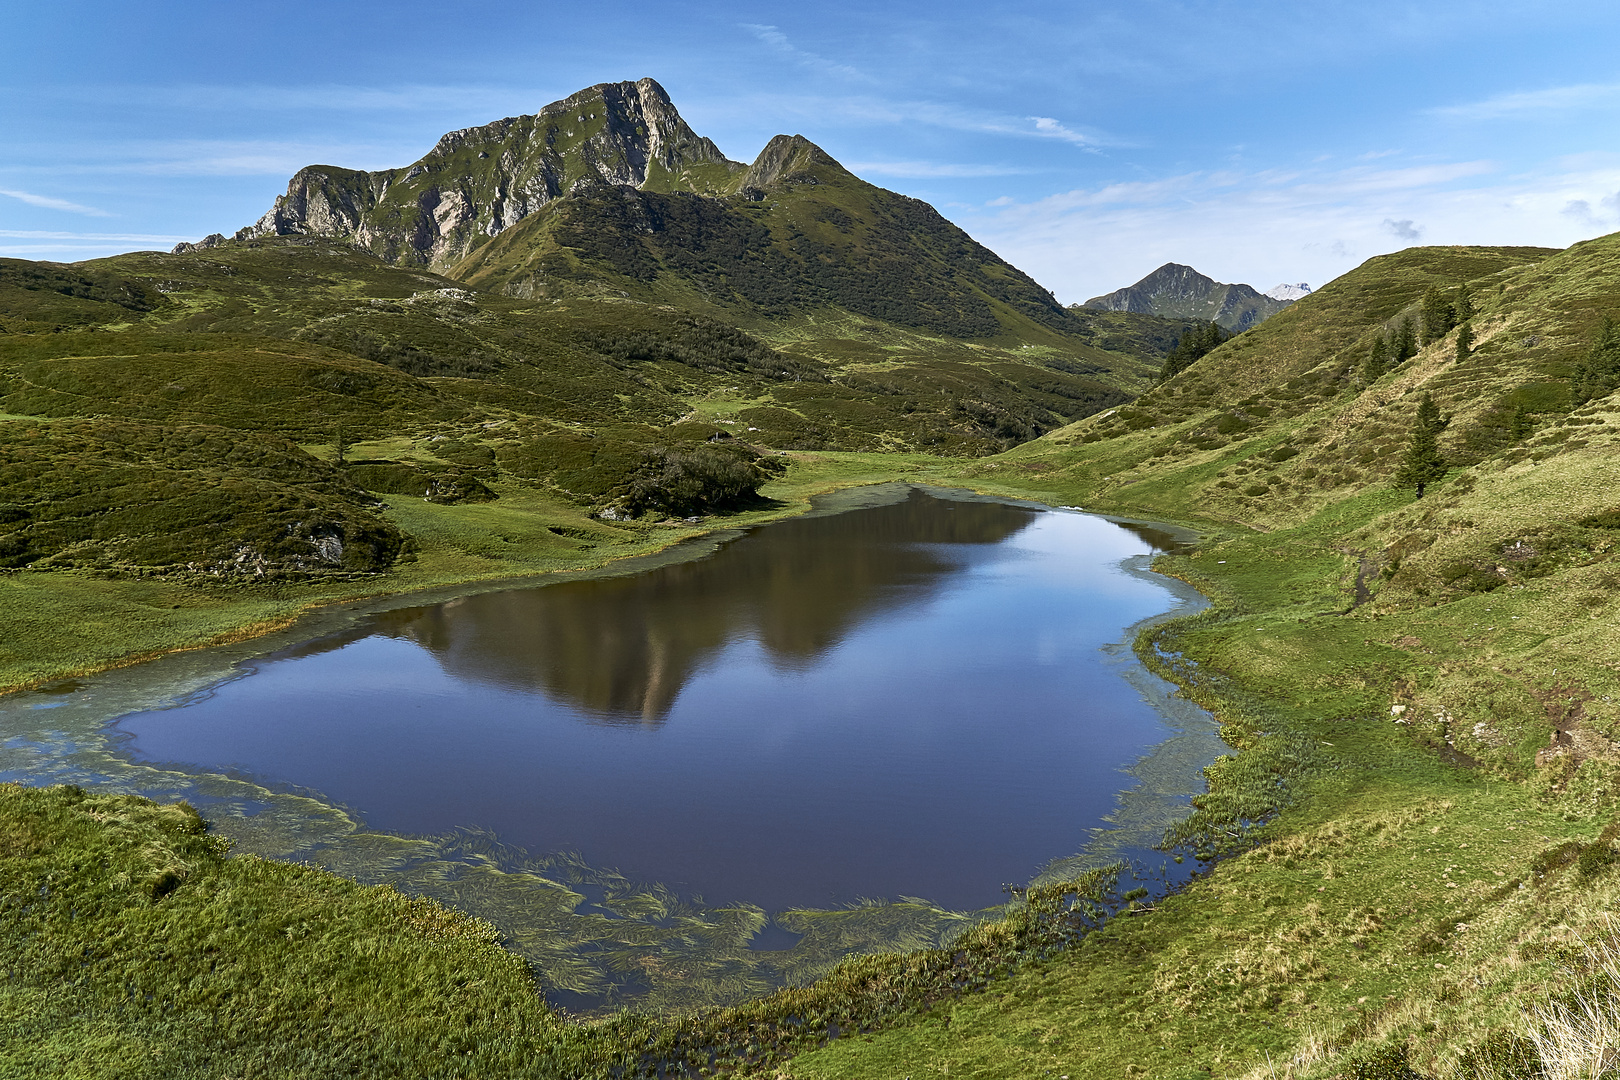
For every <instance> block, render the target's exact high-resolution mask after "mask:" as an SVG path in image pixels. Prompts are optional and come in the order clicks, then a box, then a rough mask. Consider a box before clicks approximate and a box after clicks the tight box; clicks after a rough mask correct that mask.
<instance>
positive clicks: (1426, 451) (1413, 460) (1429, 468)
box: [1395, 390, 1451, 499]
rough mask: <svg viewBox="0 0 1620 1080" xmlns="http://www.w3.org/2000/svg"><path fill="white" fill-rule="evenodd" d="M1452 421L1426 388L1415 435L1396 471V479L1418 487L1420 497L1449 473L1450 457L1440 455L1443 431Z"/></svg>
mask: <svg viewBox="0 0 1620 1080" xmlns="http://www.w3.org/2000/svg"><path fill="white" fill-rule="evenodd" d="M1450 422H1451V419H1450V418H1449V417H1445V416H1441V415H1440V407H1439V406H1438V405H1436V404H1435V403H1434V399H1433V398H1432V397H1430V396H1429V392H1428V391H1427V390H1425V391H1424V392H1423V396H1422V397H1421V398H1419V399H1418V408H1417V418H1416V419H1415V420H1414V421H1413V424H1412V436H1411V438H1410V440H1408V442H1407V444H1406V457H1405V459H1403V460H1402V462H1401V468H1400V471H1399V472H1397V473H1396V474H1395V483H1396V484H1397V485H1398V486H1400V487H1410V488H1416V489H1417V497H1418V498H1420V499H1421V498H1423V489H1424V488H1426V487H1428V486H1429V485H1430V484H1432V483H1434V482H1435V481H1437V480H1440V479H1442V478H1444V477H1445V475H1446V469H1447V468H1449V466H1448V465H1447V464H1446V459H1445V458H1444V457H1442V456H1441V455H1440V433H1441V432H1442V431H1444V430H1445V428H1446V425H1447V424H1449V423H1450Z"/></svg>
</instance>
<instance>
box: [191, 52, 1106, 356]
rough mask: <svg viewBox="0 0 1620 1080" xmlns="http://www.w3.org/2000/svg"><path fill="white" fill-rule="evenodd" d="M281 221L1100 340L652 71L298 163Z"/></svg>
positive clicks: (761, 297) (551, 276) (906, 211)
mask: <svg viewBox="0 0 1620 1080" xmlns="http://www.w3.org/2000/svg"><path fill="white" fill-rule="evenodd" d="M273 236H275V237H299V236H302V237H318V238H320V239H323V240H329V241H335V242H338V243H342V244H348V245H352V246H354V247H355V248H358V249H359V250H361V251H364V252H366V253H369V254H371V255H374V256H376V257H377V258H380V259H382V260H383V261H384V262H387V263H390V264H393V265H396V266H405V267H421V268H426V269H429V270H433V271H436V272H438V273H442V274H444V275H446V276H448V277H450V278H454V279H456V280H458V281H461V282H465V283H466V284H467V285H468V286H470V287H472V288H476V289H479V290H482V291H486V292H497V293H501V294H504V295H507V296H513V297H518V298H521V299H537V298H547V299H561V298H565V297H582V296H597V297H611V298H627V299H632V300H638V301H643V302H652V303H661V304H669V305H673V306H676V307H679V308H682V309H684V310H688V311H694V312H701V313H704V314H706V315H710V316H714V317H720V318H724V319H727V320H730V321H733V322H737V323H740V324H744V325H760V324H763V323H773V322H779V321H781V320H783V319H791V318H798V317H800V316H802V315H805V314H807V313H809V312H811V311H821V312H828V311H829V309H831V310H832V311H833V312H836V310H837V309H842V311H843V312H845V313H848V314H851V315H855V316H859V317H862V318H866V319H879V320H882V321H883V322H885V323H887V324H889V325H891V326H894V327H900V328H905V329H907V330H916V331H922V332H925V333H933V334H943V335H946V336H950V337H954V338H962V339H977V340H983V339H996V340H1000V339H1008V340H1017V341H1020V342H1026V343H1027V342H1032V341H1033V342H1046V343H1048V344H1058V343H1061V344H1062V345H1063V346H1065V347H1067V346H1068V345H1071V344H1074V343H1075V339H1077V338H1079V339H1083V340H1084V341H1086V342H1090V341H1092V340H1093V339H1094V338H1095V334H1094V333H1093V331H1092V321H1091V320H1087V319H1086V318H1082V317H1079V316H1077V315H1076V314H1074V313H1073V312H1071V311H1067V310H1065V309H1064V308H1063V306H1062V305H1060V304H1059V303H1058V302H1057V300H1056V299H1055V298H1054V297H1053V296H1052V294H1051V293H1050V292H1049V291H1047V290H1046V289H1045V288H1043V287H1042V286H1041V285H1039V284H1038V283H1037V282H1035V281H1034V280H1033V279H1031V278H1030V277H1029V276H1028V275H1027V274H1024V273H1023V272H1021V271H1020V270H1018V269H1017V268H1016V267H1013V266H1011V265H1009V264H1008V263H1007V262H1006V261H1005V260H1004V259H1002V258H1001V257H1000V256H998V255H996V254H995V253H994V252H992V251H990V250H989V249H988V248H985V247H984V246H983V245H981V244H978V243H976V242H975V241H974V240H973V238H972V237H970V236H968V235H967V234H966V233H965V232H963V231H962V230H961V229H959V228H957V227H956V226H955V225H953V224H952V223H950V222H949V221H947V220H946V219H945V218H944V217H942V216H941V215H940V214H939V213H938V212H937V211H936V210H934V208H933V207H931V206H929V205H928V204H927V203H925V202H921V201H920V200H917V199H911V198H908V197H906V196H904V195H900V194H898V193H896V192H892V191H887V190H885V189H883V188H880V187H877V186H876V185H873V184H869V183H867V182H866V181H864V180H862V179H861V178H860V177H858V176H856V175H854V174H853V173H851V172H850V171H849V170H847V169H845V168H844V167H843V166H842V165H840V164H839V163H838V162H837V161H836V160H834V159H833V157H832V156H831V155H829V154H828V153H826V152H825V151H824V150H822V149H821V148H820V147H818V146H816V145H815V144H814V143H812V142H810V141H809V140H808V139H806V138H804V137H803V136H802V135H778V136H776V137H775V138H773V139H772V140H771V141H770V142H769V143H768V144H767V145H766V146H765V148H764V149H763V150H762V151H761V152H760V154H759V156H758V157H757V158H756V159H755V161H754V162H753V164H752V165H744V164H742V163H740V162H736V161H732V160H730V159H729V158H727V157H726V156H725V155H724V154H722V153H721V152H720V149H719V147H717V146H716V145H715V144H714V143H713V142H711V141H710V140H708V139H706V138H703V137H702V136H699V135H698V134H697V133H696V132H694V131H693V130H692V129H691V127H689V126H688V125H687V123H686V121H685V120H683V119H682V118H681V116H680V113H679V112H678V111H676V109H675V106H674V105H673V104H672V103H671V101H670V98H669V95H668V94H666V93H665V91H664V88H663V87H661V86H660V85H659V84H658V83H657V82H655V81H654V80H652V79H641V80H639V81H636V82H618V83H601V84H599V85H596V86H592V87H589V88H587V89H585V90H581V91H580V92H579V93H577V94H574V95H573V96H571V97H569V98H567V99H565V100H563V101H559V102H556V103H554V104H551V105H548V106H546V107H545V108H543V109H541V110H540V111H539V112H538V113H536V114H534V115H532V116H518V117H508V118H506V119H504V120H498V121H495V122H494V123H491V124H485V125H483V126H481V127H473V128H467V129H464V130H461V131H452V132H450V133H449V134H447V135H445V136H444V137H442V138H441V139H440V140H439V141H438V144H437V145H436V146H434V147H433V149H432V150H431V151H429V152H428V153H427V154H426V155H424V156H423V157H422V158H421V159H420V160H418V161H417V162H415V163H414V164H412V165H409V166H407V167H404V168H399V169H385V170H380V171H377V172H366V171H361V170H356V169H345V168H339V167H336V166H331V165H311V166H309V167H307V168H304V169H301V170H300V171H299V172H298V174H297V175H296V176H294V177H293V178H292V181H291V182H290V183H289V184H288V186H287V192H286V194H284V195H282V196H280V197H278V198H277V199H276V200H275V205H274V206H272V207H271V209H270V210H269V212H268V213H266V214H265V215H264V216H263V217H261V218H260V219H259V220H258V221H257V222H255V223H254V224H252V225H250V226H248V227H247V228H245V229H242V230H240V231H239V232H237V233H236V236H235V241H237V242H253V241H256V240H259V239H262V238H266V237H273ZM228 242H230V241H227V240H226V238H225V237H224V236H222V235H219V234H215V235H214V236H210V237H209V238H207V239H206V240H203V241H201V242H200V243H197V244H181V245H179V246H178V247H176V248H175V253H176V254H185V253H187V252H192V251H197V250H201V249H206V248H217V247H218V246H219V245H221V244H225V243H228ZM1054 335H1055V338H1054Z"/></svg>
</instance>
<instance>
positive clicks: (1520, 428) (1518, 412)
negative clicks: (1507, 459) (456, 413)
mask: <svg viewBox="0 0 1620 1080" xmlns="http://www.w3.org/2000/svg"><path fill="white" fill-rule="evenodd" d="M1535 428H1536V425H1535V421H1534V420H1532V419H1531V418H1530V412H1529V410H1528V409H1526V408H1525V407H1524V406H1523V405H1515V406H1514V407H1513V421H1512V426H1511V427H1509V428H1508V433H1509V434H1510V435H1512V436H1513V441H1514V442H1523V441H1524V439H1525V437H1526V436H1527V435H1529V434H1530V433H1531V432H1532V431H1534V430H1535Z"/></svg>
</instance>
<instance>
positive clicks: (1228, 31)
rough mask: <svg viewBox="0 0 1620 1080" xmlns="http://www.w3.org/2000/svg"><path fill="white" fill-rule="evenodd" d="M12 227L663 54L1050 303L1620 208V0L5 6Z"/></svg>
mask: <svg viewBox="0 0 1620 1080" xmlns="http://www.w3.org/2000/svg"><path fill="white" fill-rule="evenodd" d="M5 25H6V33H5V34H4V35H3V38H0V101H3V102H4V105H3V106H0V255H7V256H13V257H19V258H31V259H56V260H63V261H73V260H78V259H86V258H94V257H97V256H100V255H106V254H112V253H114V252H117V251H127V250H137V249H142V248H158V247H162V248H166V247H169V246H171V245H172V244H173V243H174V242H175V241H176V240H180V239H196V238H198V237H200V236H203V235H204V234H206V233H210V232H216V231H218V232H227V233H228V232H230V231H232V230H234V229H236V228H238V227H240V226H242V225H245V224H247V223H249V222H251V221H253V220H254V219H256V218H257V217H258V216H259V215H260V214H262V213H263V212H264V211H265V210H266V209H268V207H269V205H270V203H271V201H272V200H273V199H274V197H275V196H276V195H277V194H279V193H281V192H282V191H284V190H285V188H286V182H287V179H288V178H289V177H290V176H291V175H292V173H293V172H294V171H296V170H297V169H298V168H299V167H301V166H303V165H307V164H313V163H323V164H335V165H345V166H350V167H356V168H383V167H389V166H397V165H405V164H408V163H409V162H411V161H413V160H415V159H416V158H418V157H420V156H421V155H422V154H423V153H425V152H426V151H427V150H428V149H429V148H430V147H431V146H432V145H433V143H434V142H435V140H436V139H437V138H438V136H439V135H440V134H442V133H443V132H444V131H447V130H450V129H453V128H459V127H467V126H471V125H474V124H479V123H484V122H487V121H489V120H493V119H496V118H499V117H502V116H509V115H515V114H519V113H527V112H534V111H536V110H537V109H538V108H540V107H541V106H543V105H545V104H546V103H547V102H550V101H553V100H556V99H558V98H561V97H565V96H567V95H568V94H570V93H572V92H573V91H575V90H578V89H580V88H582V87H585V86H588V85H590V84H592V83H597V82H605V81H611V80H618V79H635V78H639V77H642V76H648V75H650V76H652V77H653V78H656V79H658V80H659V81H660V82H661V83H663V85H664V86H665V88H666V89H667V90H668V91H669V93H670V95H671V97H672V98H673V99H674V101H675V104H676V106H677V107H678V108H679V109H680V110H681V112H682V114H683V115H684V116H685V117H686V118H687V120H688V122H689V123H691V125H692V126H693V127H694V128H695V129H697V131H698V132H700V133H701V134H704V135H708V136H709V137H710V138H712V139H714V140H715V141H716V142H717V143H718V144H719V145H720V148H721V149H722V150H723V151H725V152H726V153H727V154H728V155H729V156H731V157H733V158H736V159H738V160H743V161H748V160H752V158H753V157H754V155H755V154H757V153H758V152H759V150H760V148H761V147H763V145H764V144H765V142H766V141H767V140H768V139H769V138H770V137H771V136H772V135H775V134H777V133H780V132H790V133H794V132H796V133H800V134H803V135H805V136H807V137H808V138H810V139H812V140H813V141H815V142H816V143H818V144H820V145H821V146H822V147H823V148H825V149H826V150H827V151H828V152H829V153H831V154H832V155H833V156H835V157H837V158H838V159H839V160H841V161H843V162H844V164H846V165H848V166H850V167H851V168H853V169H854V170H855V171H857V172H858V173H860V174H861V175H863V176H865V177H866V178H867V179H869V180H871V181H873V182H875V183H878V184H882V185H883V186H885V187H890V188H893V189H895V190H897V191H902V192H905V193H906V194H909V195H914V196H917V197H918V198H923V199H927V200H928V201H930V202H932V203H933V204H934V205H935V206H937V207H938V208H939V209H940V210H941V211H942V212H943V213H945V214H946V216H948V217H950V218H951V219H952V220H954V221H956V222H957V223H958V224H960V225H962V226H963V227H964V228H966V229H967V230H968V231H969V232H971V233H972V234H973V235H974V236H975V237H977V238H978V239H979V240H981V241H982V242H984V243H986V244H988V245H989V246H990V247H992V248H994V249H995V250H996V251H997V252H999V253H1000V254H1001V255H1003V256H1004V257H1006V258H1007V259H1009V260H1010V261H1012V262H1013V263H1014V264H1016V265H1018V266H1020V267H1021V268H1023V269H1024V270H1026V271H1028V272H1030V273H1031V274H1033V275H1034V276H1035V277H1036V279H1037V280H1039V281H1040V282H1042V284H1044V285H1046V286H1048V287H1049V288H1051V289H1052V290H1053V291H1054V292H1055V293H1056V294H1057V295H1058V297H1059V299H1061V300H1063V301H1065V302H1071V301H1078V300H1084V299H1086V298H1087V297H1089V296H1092V295H1095V294H1097V293H1101V292H1105V291H1108V290H1111V289H1114V288H1117V287H1119V286H1122V285H1126V284H1129V283H1131V282H1133V281H1135V280H1136V279H1138V278H1140V277H1141V276H1142V275H1144V274H1146V273H1147V272H1148V271H1150V270H1152V269H1153V268H1155V267H1157V266H1159V265H1160V264H1162V263H1164V262H1166V261H1172V260H1173V261H1176V262H1184V263H1190V264H1191V265H1193V266H1196V267H1197V268H1198V269H1200V270H1202V271H1203V272H1204V273H1207V274H1209V275H1211V276H1213V277H1216V278H1218V279H1220V280H1223V281H1246V282H1249V283H1250V284H1253V285H1255V286H1256V287H1258V288H1261V289H1265V288H1269V287H1270V286H1272V285H1275V284H1277V283H1279V282H1282V281H1308V282H1310V283H1311V284H1312V285H1320V284H1322V283H1323V282H1324V281H1326V280H1328V279H1330V278H1332V277H1334V276H1336V275H1337V274H1340V273H1343V272H1344V271H1346V270H1348V269H1350V268H1352V267H1354V266H1355V265H1356V264H1358V263H1360V262H1361V261H1363V260H1364V259H1366V258H1369V257H1370V256H1373V255H1376V254H1379V253H1382V252H1386V251H1392V250H1397V249H1399V248H1402V247H1406V246H1409V245H1411V244H1418V243H1421V244H1454V243H1492V244H1505V243H1515V244H1544V245H1549V246H1563V245H1566V244H1569V243H1573V242H1574V241H1576V240H1579V239H1584V238H1586V237H1591V236H1596V235H1600V234H1602V233H1605V232H1611V231H1614V230H1616V229H1620V138H1617V136H1620V130H1617V129H1620V123H1617V120H1620V50H1616V48H1615V46H1616V44H1617V43H1620V6H1616V5H1614V4H1613V3H1597V2H1585V0H1564V2H1562V3H1559V4H1552V3H1547V2H1537V3H1529V2H1508V0H1503V2H1495V3H1488V2H1480V3H1445V2H1431V3H1423V4H1418V3H1386V2H1382V0H1362V2H1358V3H1305V2H1299V0H1295V2H1292V3H1277V2H1272V0H1250V2H1246V3H1226V2H1203V3H1196V2H1181V3H1173V2H1164V0H1132V2H1128V3H1127V2H1098V3H1084V2H1082V3H1072V2H1071V3H1061V4H1060V3H1012V4H1002V5H984V4H981V3H971V4H970V3H962V2H960V0H937V2H933V3H913V2H902V3H888V4H884V5H882V6H881V7H877V8H874V7H873V6H872V5H870V4H854V3H847V4H846V3H815V2H803V3H797V4H791V5H789V4H769V3H747V4H743V3H735V4H734V3H680V2H665V3H640V2H635V0H631V2H621V3H618V4H613V5H604V4H583V3H573V4H557V3H551V2H548V0H541V2H534V3H527V4H522V3H499V4H496V3H484V2H463V3H457V2H455V0H435V2H434V3H419V2H416V0H392V2H390V3H386V4H383V3H370V2H353V3H345V2H343V0H334V2H333V3H329V4H325V5H293V4H286V3H274V4H270V3H260V2H255V0H233V2H231V3H219V2H218V0H212V2H196V3H179V2H176V3H164V2H161V0H159V2H152V3H145V4H127V3H109V2H102V3H90V2H74V0H54V2H53V3H50V4H33V5H23V4H20V3H17V4H12V5H10V6H9V10H8V12H7V16H6V20H5Z"/></svg>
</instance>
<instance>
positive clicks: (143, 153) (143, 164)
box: [0, 139, 432, 194]
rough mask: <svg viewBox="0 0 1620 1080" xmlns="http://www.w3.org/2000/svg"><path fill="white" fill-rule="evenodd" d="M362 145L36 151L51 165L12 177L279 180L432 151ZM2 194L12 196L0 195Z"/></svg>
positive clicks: (201, 143) (153, 145)
mask: <svg viewBox="0 0 1620 1080" xmlns="http://www.w3.org/2000/svg"><path fill="white" fill-rule="evenodd" d="M431 147H432V143H431V142H428V143H425V144H423V145H420V146H414V147H413V146H405V145H398V146H382V145H376V144H360V143H339V142H332V143H317V142H278V141H271V140H244V141H224V140H218V141H216V140H204V139H196V140H173V141H152V142H145V141H131V142H126V143H97V144H95V145H93V146H86V145H63V146H59V147H56V146H44V147H35V148H34V149H35V150H36V152H37V156H38V157H40V158H48V159H49V160H50V164H49V165H27V164H12V165H10V166H9V167H8V168H7V170H6V171H7V172H8V173H10V174H12V175H13V176H23V175H30V174H39V175H48V176H53V177H56V176H74V175H88V176H105V175H118V174H137V175H142V176H185V177H192V176H277V177H282V178H285V177H289V176H291V175H292V174H293V173H295V172H297V171H298V170H299V169H301V168H303V167H304V166H305V165H317V164H323V165H339V166H342V167H345V168H351V169H380V168H391V167H395V166H402V165H406V164H408V163H409V162H411V161H414V160H416V159H417V158H419V157H421V156H422V155H423V154H424V153H426V152H427V151H428V150H429V149H431ZM0 194H13V193H12V192H5V191H0Z"/></svg>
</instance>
